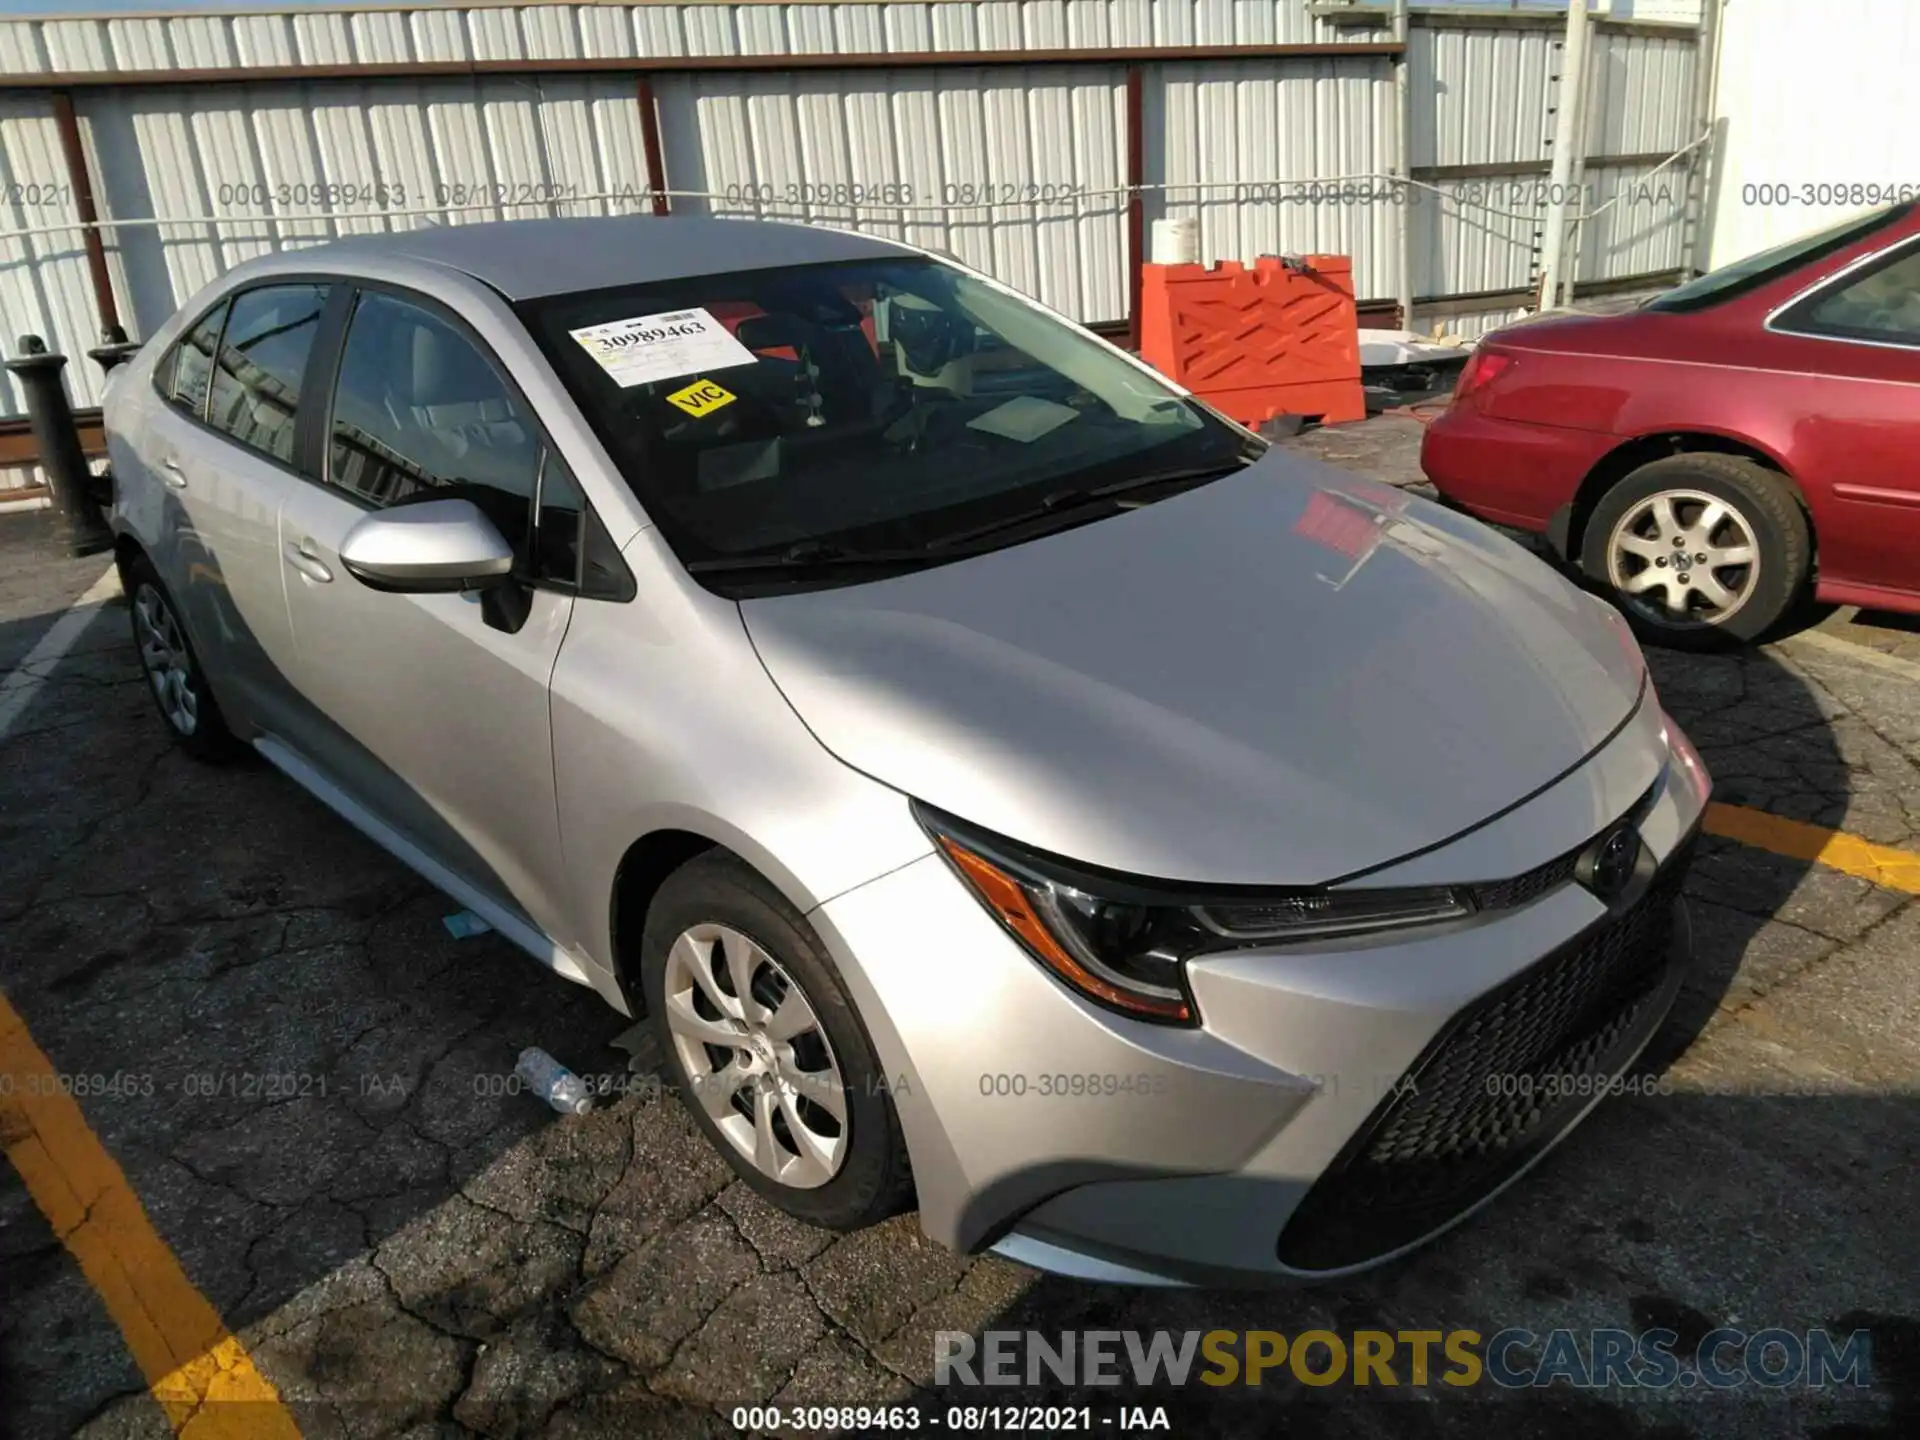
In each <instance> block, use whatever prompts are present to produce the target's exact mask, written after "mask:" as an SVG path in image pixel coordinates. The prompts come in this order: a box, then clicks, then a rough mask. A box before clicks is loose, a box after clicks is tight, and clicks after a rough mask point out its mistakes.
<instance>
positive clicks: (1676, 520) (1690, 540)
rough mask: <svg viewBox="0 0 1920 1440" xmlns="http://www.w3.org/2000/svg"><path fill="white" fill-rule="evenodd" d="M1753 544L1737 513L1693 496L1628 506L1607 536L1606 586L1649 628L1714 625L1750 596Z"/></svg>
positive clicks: (1668, 493) (1756, 573)
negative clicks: (1654, 626)
mask: <svg viewBox="0 0 1920 1440" xmlns="http://www.w3.org/2000/svg"><path fill="white" fill-rule="evenodd" d="M1759 579H1760V546H1759V544H1758V542H1757V541H1756V540H1755V538H1754V530H1753V524H1752V522H1751V521H1749V520H1748V519H1747V517H1746V516H1745V515H1743V514H1741V513H1740V511H1739V509H1738V508H1737V507H1735V506H1734V505H1732V504H1729V503H1728V502H1727V501H1725V500H1723V499H1721V498H1720V497H1719V496H1717V495H1709V494H1707V493H1705V492H1704V491H1700V490H1663V491H1661V492H1659V493H1658V494H1655V495H1649V496H1648V497H1647V498H1646V499H1644V500H1642V501H1640V502H1638V503H1637V504H1635V505H1634V506H1633V507H1632V508H1631V509H1630V510H1628V511H1627V512H1626V514H1624V515H1622V516H1621V517H1620V519H1619V521H1618V523H1616V524H1615V525H1614V527H1613V533H1612V534H1611V535H1610V536H1608V537H1607V580H1608V582H1609V583H1610V584H1611V585H1612V586H1613V588H1614V590H1615V592H1616V593H1618V594H1619V596H1620V598H1621V600H1622V602H1623V603H1625V604H1626V605H1627V606H1629V607H1630V608H1631V609H1633V610H1635V611H1637V612H1638V613H1639V614H1640V615H1641V616H1642V617H1643V618H1644V619H1646V620H1647V621H1649V622H1650V623H1652V624H1654V625H1659V626H1664V627H1668V628H1692V627H1694V626H1701V625H1720V624H1724V623H1725V622H1726V620H1727V619H1728V618H1729V617H1731V616H1732V615H1733V614H1735V613H1736V612H1737V611H1738V610H1739V609H1740V608H1741V607H1742V606H1743V605H1745V604H1746V603H1747V601H1748V600H1750V599H1751V598H1752V597H1753V593H1754V589H1755V587H1756V586H1757V585H1758V583H1759Z"/></svg>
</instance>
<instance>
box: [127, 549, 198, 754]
mask: <svg viewBox="0 0 1920 1440" xmlns="http://www.w3.org/2000/svg"><path fill="white" fill-rule="evenodd" d="M133 622H134V627H135V630H136V632H137V635H138V639H139V642H140V665H141V668H143V669H144V670H145V671H146V672H147V683H148V684H149V685H151V686H152V687H153V694H154V698H155V699H156V700H158V701H159V702H160V713H161V714H162V715H164V716H166V719H167V723H168V724H169V725H171V726H172V727H173V728H174V729H175V730H177V731H179V732H180V734H182V735H192V734H193V733H194V731H196V730H197V729H199V728H200V696H199V692H198V691H197V690H196V689H195V687H194V681H193V657H192V656H191V655H190V654H189V653H188V650H187V641H186V637H185V636H184V635H183V634H181V631H180V622H179V620H178V619H177V618H176V617H175V616H174V613H173V607H172V606H171V605H169V604H168V603H167V598H166V596H164V595H162V594H161V593H160V592H159V590H157V589H156V588H155V587H154V586H152V585H151V584H144V583H143V584H142V585H141V586H140V587H139V588H138V589H137V590H135V591H134V594H133Z"/></svg>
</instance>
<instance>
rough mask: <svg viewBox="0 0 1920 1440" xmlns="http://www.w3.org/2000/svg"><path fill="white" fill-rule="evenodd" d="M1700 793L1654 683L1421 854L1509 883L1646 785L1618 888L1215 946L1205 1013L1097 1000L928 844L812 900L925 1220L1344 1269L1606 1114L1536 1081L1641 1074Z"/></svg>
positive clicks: (1137, 1263) (1560, 851) (976, 1236)
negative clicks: (1194, 1023) (1571, 750)
mask: <svg viewBox="0 0 1920 1440" xmlns="http://www.w3.org/2000/svg"><path fill="white" fill-rule="evenodd" d="M1663 730H1664V732H1665V734H1666V737H1667V738H1666V740H1664V741H1663V740H1662V739H1661V734H1662V731H1663ZM1656 782H1657V783H1656ZM1650 787H1651V788H1650ZM1706 792H1707V780H1706V772H1705V770H1704V769H1703V768H1702V767H1701V766H1700V764H1699V761H1698V757H1697V755H1695V754H1694V752H1693V750H1692V747H1691V746H1690V745H1689V744H1688V742H1687V741H1686V739H1685V737H1684V736H1683V735H1681V734H1680V732H1679V731H1678V729H1677V727H1674V726H1672V724H1671V722H1669V721H1666V720H1665V718H1664V717H1663V716H1661V715H1660V714H1659V711H1658V706H1657V704H1656V703H1654V702H1653V701H1652V699H1651V697H1649V699H1648V701H1647V703H1646V704H1645V705H1644V706H1643V709H1642V712H1641V714H1639V715H1637V716H1636V717H1635V718H1634V720H1632V721H1630V722H1629V724H1628V725H1627V726H1626V727H1625V728H1624V729H1623V730H1622V731H1621V732H1620V734H1619V735H1617V736H1616V737H1615V738H1614V739H1613V740H1612V741H1610V742H1609V744H1608V745H1607V746H1605V747H1603V749H1602V750H1601V752H1599V753H1598V754H1597V755H1595V756H1594V757H1591V758H1590V759H1589V760H1588V761H1587V762H1586V763H1585V764H1583V765H1582V766H1581V767H1580V768H1579V769H1577V770H1576V771H1574V772H1573V773H1572V774H1570V775H1568V776H1567V777H1564V778H1563V779H1562V780H1561V781H1559V782H1557V783H1556V785H1554V786H1553V787H1550V788H1549V790H1548V791H1546V792H1543V793H1542V794H1541V795H1540V796H1536V797H1534V798H1533V799H1532V800H1530V801H1528V802H1527V803H1526V804H1524V805H1522V806H1520V807H1518V809H1516V810H1514V811H1511V812H1509V813H1508V814H1507V815H1505V816H1502V817H1500V818H1499V819H1498V820H1497V821H1494V822H1491V823H1489V824H1488V825H1486V826H1483V827H1482V828H1481V829H1480V830H1478V831H1475V832H1473V834H1470V835H1468V836H1465V837H1461V838H1460V839H1457V840H1455V841H1453V842H1451V843H1449V844H1448V845H1446V846H1444V847H1441V849H1439V850H1436V851H1432V852H1428V853H1427V854H1426V855H1423V856H1421V857H1418V859H1417V861H1415V862H1409V865H1417V867H1418V870H1419V873H1420V876H1421V878H1422V879H1423V880H1450V881H1453V882H1458V883H1471V882H1476V881H1485V880H1487V879H1489V878H1490V877H1504V876H1515V875H1518V874H1520V872H1521V871H1523V870H1526V869H1528V868H1529V866H1528V865H1518V866H1515V865H1512V864H1511V861H1512V860H1513V858H1514V856H1515V855H1516V854H1519V853H1522V850H1524V851H1525V853H1528V854H1529V855H1530V857H1531V860H1532V861H1533V862H1536V863H1537V862H1538V861H1539V860H1540V859H1541V858H1543V857H1548V856H1560V855H1566V854H1571V853H1573V852H1575V851H1577V850H1579V849H1580V847H1581V846H1582V845H1584V844H1585V843H1586V842H1587V841H1588V840H1590V839H1591V838H1592V837H1594V836H1597V835H1599V834H1600V833H1602V832H1603V831H1605V830H1606V829H1607V828H1608V827H1609V826H1611V825H1612V824H1614V823H1615V822H1617V821H1618V820H1619V819H1620V818H1621V817H1622V816H1624V815H1626V814H1627V813H1628V812H1629V810H1633V809H1635V808H1636V805H1637V803H1638V802H1641V801H1642V800H1643V797H1648V798H1646V803H1645V805H1644V808H1642V809H1640V810H1639V812H1638V813H1639V817H1640V818H1639V820H1638V831H1639V836H1640V840H1641V858H1640V865H1639V870H1638V872H1637V874H1636V877H1635V880H1634V882H1633V883H1632V884H1631V885H1630V886H1629V888H1628V890H1627V891H1626V892H1625V893H1624V894H1623V895H1621V896H1620V897H1618V899H1617V900H1616V901H1615V903H1614V904H1613V905H1612V906H1611V907H1609V905H1607V904H1606V903H1603V902H1602V901H1601V900H1599V899H1598V898H1596V897H1595V895H1594V894H1592V893H1591V892H1590V891H1588V890H1587V889H1585V888H1583V887H1582V886H1581V885H1580V884H1579V883H1577V882H1575V881H1573V880H1572V879H1570V878H1568V876H1567V875H1565V874H1564V873H1560V872H1554V873H1544V872H1543V874H1544V881H1545V882H1546V883H1542V884H1540V885H1539V887H1538V889H1537V891H1530V892H1523V893H1520V894H1518V895H1516V896H1515V897H1514V900H1513V903H1511V904H1509V905H1508V906H1507V907H1506V908H1503V909H1498V910H1490V911H1487V912H1484V913H1481V914H1478V915H1476V916H1474V917H1472V918H1471V919H1469V920H1465V921H1462V922H1459V923H1457V924H1453V925H1445V926H1435V927H1431V928H1428V929H1422V930H1416V931H1408V932H1405V933H1403V934H1400V935H1397V936H1395V937H1393V939H1392V941H1391V942H1390V943H1384V944H1383V943H1379V942H1378V941H1377V940H1375V941H1372V942H1371V943H1362V942H1358V941H1346V942H1333V943H1328V944H1323V945H1318V946H1312V947H1309V946H1305V945H1295V946H1288V947H1284V948H1274V949H1271V950H1263V951H1242V952H1237V953H1234V954H1230V955H1219V956H1212V957H1206V958H1203V959H1201V960H1197V961H1194V962H1193V963H1192V964H1191V965H1190V966H1189V978H1190V983H1191V987H1192V990H1193V995H1194V999H1195V1002H1196V1004H1197V1006H1198V1008H1199V1011H1200V1015H1201V1019H1202V1025H1201V1027H1200V1028H1199V1029H1195V1030H1180V1029H1170V1028H1167V1027H1162V1026H1155V1025H1149V1024H1142V1023H1139V1022H1136V1021H1132V1020H1129V1019H1126V1018H1123V1017H1120V1016H1117V1015H1112V1014H1109V1013H1107V1012H1105V1011H1102V1010H1099V1009H1096V1008H1095V1007H1093V1006H1091V1005H1089V1004H1086V1003H1083V1002H1082V1001H1081V1000H1079V998H1078V997H1076V996H1074V995H1072V994H1070V993H1069V992H1068V991H1067V990H1066V989H1065V988H1064V987H1062V986H1061V985H1059V984H1058V983H1056V982H1055V981H1054V980H1053V979H1052V978H1051V977H1049V976H1048V975H1047V974H1046V973H1045V972H1043V971H1042V969H1041V968H1040V967H1039V966H1038V965H1037V964H1035V963H1034V962H1033V961H1032V960H1031V959H1029V958H1028V957H1027V955H1026V954H1025V952H1024V951H1022V950H1020V949H1019V948H1018V947H1017V946H1015V945H1014V944H1013V942H1012V941H1010V940H1009V939H1008V938H1007V937H1006V935H1005V934H1004V932H1002V931H1001V930H1000V928H999V927H998V925H997V924H996V923H995V922H994V921H993V920H992V919H991V918H990V917H989V916H988V915H987V914H986V912H985V911H984V910H983V909H982V908H981V906H980V905H979V904H978V902H977V901H975V900H974V899H973V897H972V896H971V895H970V894H969V893H967V892H966V891H965V890H964V889H963V888H962V887H961V886H960V884H959V882H958V881H957V880H955V879H954V878H953V877H952V875H951V874H950V873H949V872H948V871H947V869H946V867H945V866H944V864H943V863H942V862H941V861H939V860H938V859H936V858H933V857H927V858H926V859H923V860H920V861H917V862H915V863H914V864H912V865H909V866H907V867H905V868H904V869H902V870H899V871H896V872H894V873H893V874H892V875H889V876H886V877H883V878H882V879H880V880H877V881H875V882H873V883H872V884H869V885H867V886H863V887H861V888H860V889H858V890H855V891H852V892H850V893H848V894H846V895H843V896H840V897H838V898H837V899H835V900H833V901H831V902H829V903H828V904H827V905H825V906H823V907H822V908H821V909H820V910H819V911H817V912H816V913H815V917H814V918H815V921H816V924H817V926H818V928H819V930H820V932H821V934H822V936H823V938H825V939H826V941H827V943H828V944H829V946H830V947H831V948H832V949H833V950H834V951H835V953H836V956H837V957H838V958H839V960H840V963H841V966H842V970H843V973H844V974H846V975H847V978H848V980H849V983H850V986H851V988H852V989H853V991H854V994H855V999H856V1002H857V1003H858V1004H859V1006H860V1010H861V1013H862V1016H863V1018H865V1019H866V1020H867V1021H868V1028H869V1030H870V1032H871V1033H872V1035H873V1038H874V1042H875V1045H876V1048H877V1049H878V1050H879V1052H880V1055H881V1059H882V1062H883V1064H884V1065H885V1066H886V1068H887V1071H888V1075H889V1078H890V1084H891V1085H892V1087H893V1091H894V1096H895V1102H896V1105H897V1106H898V1108H899V1109H900V1112H901V1118H902V1123H903V1126H904V1127H905V1129H906V1132H907V1136H908V1142H909V1146H910V1148H911V1151H912V1158H913V1165H914V1174H915V1180H916V1183H917V1185H918V1188H919V1192H920V1202H921V1221H922V1225H923V1226H924V1228H925V1229H926V1230H927V1232H928V1234H929V1235H931V1236H933V1237H934V1238H935V1239H939V1240H942V1241H944V1242H946V1243H948V1244H950V1245H953V1246H955V1247H956V1248H959V1249H962V1250H975V1249H981V1248H986V1247H989V1246H991V1247H995V1248H998V1249H999V1250H1001V1252H1002V1253H1005V1254H1008V1255H1010V1256H1012V1257H1014V1258H1017V1259H1021V1260H1025V1261H1028V1262H1029V1263H1034V1264H1037V1265H1040V1266H1042V1267H1044V1268H1048V1269H1053V1270H1058V1271H1064V1272H1067V1273H1074V1274H1080V1275H1084V1276H1088V1277H1090V1278H1103V1279H1121V1280H1132V1281H1136V1282H1147V1281H1162V1282H1169V1283H1223V1282H1224V1283H1244V1282H1247V1281H1250V1280H1259V1279H1263V1278H1277V1277H1286V1276H1292V1275H1303V1274H1314V1275H1324V1274H1337V1273H1345V1272H1348V1271H1351V1270H1356V1269H1361V1268H1365V1267H1366V1266H1369V1265H1372V1264H1377V1263H1379V1262H1381V1261H1383V1260H1386V1259H1389V1258H1392V1257H1393V1256H1394V1255H1397V1254H1400V1253H1403V1252H1404V1251H1406V1250H1408V1249H1410V1248H1412V1247H1413V1246H1415V1245H1417V1244H1419V1243H1421V1242H1422V1241H1424V1240H1425V1239H1427V1238H1430V1237H1431V1236H1432V1235H1433V1234H1437V1233H1438V1232H1439V1231H1440V1230H1443V1229H1445V1228H1447V1227H1449V1226H1450V1225H1452V1224H1455V1223H1457V1222H1458V1221H1459V1220H1460V1219H1461V1218H1463V1217H1464V1216H1465V1215H1466V1214H1469V1213H1471V1212H1472V1210H1474V1209H1476V1208H1478V1206H1479V1205H1480V1204H1483V1203H1485V1201H1486V1200H1488V1199H1490V1198H1491V1196H1492V1195H1493V1194H1495V1193H1497V1192H1498V1190H1499V1189H1501V1188H1503V1187H1504V1186H1505V1185H1506V1184H1508V1183H1511V1181H1512V1180H1513V1179H1515V1178H1517V1176H1518V1175H1519V1174H1521V1173H1523V1172H1524V1171H1525V1169H1526V1168H1528V1166H1530V1165H1531V1164H1532V1163H1533V1161H1535V1160H1537V1159H1538V1158H1539V1156H1540V1155H1541V1154H1544V1153H1545V1150H1546V1149H1547V1148H1548V1147H1550V1146H1551V1145H1552V1144H1553V1143H1554V1142H1555V1141H1557V1140H1558V1139H1559V1138H1560V1137H1561V1136H1562V1135H1563V1134H1565V1133H1566V1131H1567V1130H1569V1129H1570V1128H1571V1127H1572V1126H1573V1125H1574V1124H1575V1123H1577V1121H1578V1120H1579V1119H1580V1117H1581V1115H1583V1114H1584V1113H1585V1111H1586V1109H1587V1108H1589V1107H1590V1105H1591V1103H1592V1098H1593V1090H1594V1088H1595V1087H1594V1086H1593V1085H1592V1084H1591V1083H1588V1084H1587V1085H1586V1092H1585V1093H1584V1094H1581V1093H1580V1092H1579V1087H1578V1086H1567V1087H1564V1088H1568V1089H1570V1090H1572V1091H1573V1094H1572V1095H1570V1096H1569V1097H1568V1102H1567V1103H1564V1104H1553V1105H1540V1106H1534V1105H1523V1104H1522V1103H1520V1102H1521V1097H1520V1087H1521V1086H1522V1085H1524V1084H1525V1083H1526V1082H1527V1081H1528V1080H1531V1081H1534V1082H1536V1083H1537V1082H1538V1081H1539V1078H1540V1077H1541V1076H1542V1075H1545V1074H1554V1075H1560V1074H1562V1073H1565V1074H1567V1075H1569V1076H1571V1075H1572V1074H1573V1073H1575V1072H1578V1073H1581V1074H1586V1075H1588V1076H1590V1077H1598V1076H1600V1075H1601V1074H1603V1073H1604V1074H1605V1075H1608V1076H1610V1075H1612V1074H1616V1073H1618V1072H1619V1071H1620V1070H1622V1069H1624V1068H1625V1067H1626V1066H1627V1065H1629V1064H1631V1062H1632V1060H1633V1058H1634V1056H1635V1055H1636V1054H1637V1053H1638V1051H1639V1050H1640V1048H1641V1046H1642V1045H1644V1044H1645V1042H1646V1040H1647V1039H1648V1038H1649V1037H1650V1036H1651V1034H1652V1033H1653V1031H1654V1029H1655V1028H1657V1026H1658V1024H1659V1021H1660V1019H1661V1018H1662V1017H1663V1016H1664V1015H1665V1013H1666V1011H1667V1009H1668V1007H1669V1006H1670V1005H1671V1003H1672V999H1673V995H1674V993H1675V992H1676V990H1677V988H1678V985H1679V983H1680V979H1681V971H1680V964H1679V961H1678V959H1670V958H1669V956H1670V954H1671V953H1673V952H1676V951H1677V950H1680V949H1684V937H1685V931H1684V925H1682V926H1681V927H1680V929H1679V930H1678V931H1677V932H1676V931H1673V930H1670V929H1669V927H1668V921H1667V917H1668V916H1669V915H1671V913H1672V904H1673V902H1674V899H1675V892H1677V888H1678V880H1679V874H1680V871H1681V869H1682V867H1683V865H1684V860H1685V849H1686V844H1687V841H1688V838H1689V837H1690V836H1691V834H1692V832H1693V831H1694V829H1695V828H1696V827H1697V824H1698V821H1699V817H1700V813H1701V811H1702V809H1703V808H1704V805H1705V801H1706ZM1489 866H1504V867H1505V868H1485V867H1489ZM1407 868H1409V866H1401V867H1395V870H1394V871H1389V872H1382V874H1381V875H1380V876H1379V877H1377V883H1389V877H1390V876H1392V875H1394V874H1395V873H1397V872H1399V871H1401V870H1405V869H1407ZM1410 1077H1411V1080H1412V1088H1411V1089H1409V1086H1408V1081H1409V1078H1410ZM1489 1077H1491V1078H1489ZM1560 1088H1563V1087H1561V1086H1558V1085H1556V1090H1558V1089H1560ZM1600 1089H1601V1090H1602V1093H1604V1086H1602V1087H1600ZM1529 1116H1531V1117H1533V1118H1531V1119H1529V1118H1528V1117H1529ZM1436 1156H1437V1157H1438V1158H1439V1163H1437V1164H1434V1163H1428V1161H1427V1160H1426V1159H1421V1157H1429V1158H1431V1157H1436ZM1416 1160H1417V1161H1419V1163H1409V1162H1410V1161H1416Z"/></svg>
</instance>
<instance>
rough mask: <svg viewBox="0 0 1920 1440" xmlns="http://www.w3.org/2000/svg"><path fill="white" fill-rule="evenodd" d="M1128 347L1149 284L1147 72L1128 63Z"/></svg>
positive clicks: (1134, 344)
mask: <svg viewBox="0 0 1920 1440" xmlns="http://www.w3.org/2000/svg"><path fill="white" fill-rule="evenodd" d="M1126 95H1127V109H1126V126H1127V348H1128V349H1129V350H1132V351H1134V352H1135V353H1136V354H1137V353H1138V352H1139V349H1140V296H1141V292H1142V291H1143V290H1144V288H1145V285H1146V272H1145V270H1143V269H1142V268H1141V267H1142V266H1143V265H1145V264H1146V260H1147V209H1146V205H1147V202H1146V195H1145V193H1144V192H1143V190H1142V189H1141V187H1142V186H1143V185H1145V184H1146V183H1147V121H1146V115H1145V110H1146V72H1145V71H1143V70H1142V69H1141V68H1140V67H1139V66H1138V65H1129V66H1128V67H1127V90H1126Z"/></svg>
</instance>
